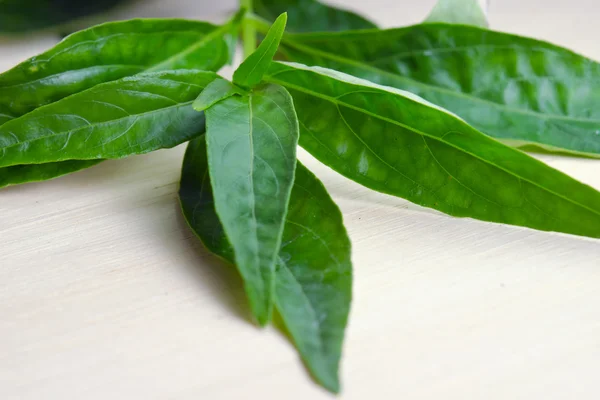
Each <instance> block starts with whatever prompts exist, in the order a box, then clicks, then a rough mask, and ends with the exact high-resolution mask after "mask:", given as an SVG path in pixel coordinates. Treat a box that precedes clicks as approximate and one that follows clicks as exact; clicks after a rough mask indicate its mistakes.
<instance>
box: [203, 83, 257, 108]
mask: <svg viewBox="0 0 600 400" xmlns="http://www.w3.org/2000/svg"><path fill="white" fill-rule="evenodd" d="M236 94H237V95H247V94H248V93H247V92H246V91H245V90H244V89H242V88H240V87H238V86H236V85H234V84H233V83H231V82H229V81H228V80H227V79H223V78H218V79H215V80H214V81H212V82H211V83H209V84H208V86H206V88H205V89H204V90H203V91H202V93H200V95H199V96H198V98H197V99H196V100H195V101H194V104H193V105H192V106H193V107H194V110H196V111H204V110H206V109H208V108H210V107H212V106H213V105H215V104H216V103H218V102H220V101H221V100H225V99H227V98H229V97H231V96H235V95H236Z"/></svg>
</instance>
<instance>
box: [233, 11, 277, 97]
mask: <svg viewBox="0 0 600 400" xmlns="http://www.w3.org/2000/svg"><path fill="white" fill-rule="evenodd" d="M286 22H287V14H285V13H284V14H281V15H280V16H279V17H278V18H277V20H275V22H274V23H273V25H272V26H271V28H269V30H268V32H267V36H266V37H265V39H264V40H263V41H262V42H261V43H260V45H259V46H258V48H257V49H256V51H255V52H254V53H252V54H250V56H248V58H247V59H246V60H244V62H243V63H242V64H241V65H240V66H239V67H238V69H237V70H236V71H235V73H234V74H233V83H235V84H236V85H239V86H242V87H245V88H252V87H254V86H256V85H258V84H259V83H260V82H261V81H262V77H263V75H264V74H265V72H266V71H267V69H269V65H270V64H271V61H272V60H273V57H274V56H275V53H276V52H277V48H278V47H279V42H280V41H281V37H282V36H283V32H284V31H285V24H286Z"/></svg>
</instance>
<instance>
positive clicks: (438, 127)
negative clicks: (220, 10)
mask: <svg viewBox="0 0 600 400" xmlns="http://www.w3.org/2000/svg"><path fill="white" fill-rule="evenodd" d="M265 80H266V81H268V82H271V83H277V84H280V85H282V86H284V87H286V88H287V89H288V90H289V91H290V93H291V94H292V96H293V98H294V103H295V104H296V109H297V110H298V118H299V122H300V127H301V137H300V144H301V145H302V146H303V147H304V148H306V149H307V150H308V151H309V152H311V153H312V154H313V155H314V156H315V157H316V158H318V159H319V160H321V161H322V162H323V163H324V164H327V165H328V166H330V167H331V168H333V169H335V170H336V171H338V172H340V173H341V174H343V175H345V176H347V177H348V178H350V179H353V180H355V181H357V182H359V183H361V184H363V185H365V186H367V187H369V188H371V189H374V190H377V191H380V192H384V193H388V194H391V195H395V196H399V197H402V198H405V199H407V200H410V201H412V202H414V203H416V204H419V205H422V206H425V207H431V208H435V209H437V210H440V211H442V212H445V213H447V214H450V215H453V216H457V217H470V218H476V219H480V220H483V221H490V222H499V223H504V224H511V225H518V226H525V227H529V228H534V229H540V230H546V231H556V232H565V233H571V234H575V235H583V236H591V237H596V238H597V237H600V193H599V192H597V191H596V190H594V189H593V188H591V187H589V186H586V185H584V184H582V183H580V182H578V181H576V180H574V179H572V178H570V177H568V176H567V175H565V174H563V173H561V172H559V171H557V170H555V169H552V168H550V167H549V166H547V165H545V164H543V163H542V162H540V161H538V160H536V159H534V158H532V157H529V156H528V155H526V154H525V153H522V152H520V151H518V150H515V149H512V148H510V147H508V146H505V145H503V144H501V143H500V142H497V141H496V140H494V139H492V138H489V137H487V136H485V135H483V134H482V133H480V132H479V131H477V130H475V129H474V128H473V127H471V126H469V125H468V124H467V123H465V122H464V121H463V120H461V119H460V118H458V117H457V116H455V115H454V114H452V113H450V112H448V111H446V110H444V109H442V108H439V107H438V106H435V105H433V104H431V103H429V102H427V101H425V100H423V99H421V98H419V97H417V96H415V95H413V94H411V93H408V92H404V91H401V90H398V89H394V88H390V87H385V86H380V85H376V84H374V83H372V82H369V81H366V80H363V79H359V78H355V77H352V76H350V75H346V74H342V73H339V72H336V71H332V70H328V69H324V68H319V67H312V68H311V67H306V66H302V65H299V64H284V63H278V62H274V63H273V64H272V66H271V69H270V71H269V73H268V75H267V76H265Z"/></svg>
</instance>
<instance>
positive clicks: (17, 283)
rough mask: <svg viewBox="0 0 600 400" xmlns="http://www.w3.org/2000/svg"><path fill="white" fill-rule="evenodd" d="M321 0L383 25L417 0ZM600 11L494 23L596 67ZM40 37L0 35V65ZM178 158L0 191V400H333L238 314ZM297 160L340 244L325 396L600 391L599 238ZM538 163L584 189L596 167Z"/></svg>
mask: <svg viewBox="0 0 600 400" xmlns="http://www.w3.org/2000/svg"><path fill="white" fill-rule="evenodd" d="M211 3H215V2H213V1H197V0H186V1H183V0H182V1H166V0H163V1H159V0H156V1H146V2H145V3H143V4H140V5H138V6H136V7H129V8H126V9H122V10H119V11H118V12H116V13H115V14H114V15H115V16H117V17H132V16H186V17H190V18H191V17H198V18H204V19H213V20H219V19H222V18H223V17H224V13H225V12H227V11H228V10H231V9H233V7H234V5H235V4H234V2H233V1H231V0H227V1H223V2H218V5H214V4H211ZM337 3H342V4H346V5H347V6H351V7H352V6H354V7H355V8H358V9H362V10H363V12H365V13H366V14H367V15H369V16H371V17H372V18H373V19H375V20H377V21H379V22H380V23H382V24H383V25H385V26H394V25H396V26H399V25H405V24H408V23H413V22H417V21H419V20H420V19H421V18H422V17H423V16H424V15H425V14H426V13H427V11H428V9H429V8H430V7H431V6H432V5H433V0H428V1H425V0H423V1H414V0H378V1H374V0H373V1H369V2H364V1H359V0H353V1H349V0H346V1H344V0H339V1H337ZM367 3H368V4H370V6H366V4H367ZM376 4H377V6H375V5H376ZM599 12H600V5H599V4H598V3H597V2H596V1H595V0H571V1H557V0H554V1H548V0H546V1H542V0H504V1H503V0H495V1H493V2H492V4H491V8H490V13H491V15H490V19H491V23H492V25H493V27H494V28H496V29H499V30H504V31H510V32H516V33H521V34H526V35H529V36H535V37H539V38H543V39H548V40H551V41H553V42H556V43H559V44H562V45H566V46H569V47H571V48H573V49H575V50H577V51H579V52H582V53H584V54H586V55H588V56H591V57H593V58H595V59H600V47H599V46H598V45H597V38H598V35H599V34H600V26H599V25H597V18H596V16H597V15H598V13H599ZM32 40H33V41H32ZM54 42H55V38H54V37H52V36H47V35H37V36H36V37H35V39H19V38H13V39H11V40H8V39H0V70H3V69H6V68H9V67H11V66H13V65H14V64H16V63H17V62H18V61H20V60H22V59H24V58H26V57H28V56H30V55H33V54H35V53H37V52H38V51H40V50H43V49H45V48H47V47H48V46H51V45H52V44H53V43H54ZM182 152H183V147H179V148H176V149H173V150H169V151H160V152H157V153H154V154H150V155H147V156H140V157H133V158H130V159H126V160H120V161H109V162H106V163H104V164H102V165H101V166H98V167H96V168H93V169H90V170H87V171H83V172H80V173H77V174H75V175H72V176H68V177H65V178H61V179H58V180H55V181H52V182H46V183H40V184H29V185H25V186H19V187H12V188H8V189H5V190H2V191H0V221H1V222H0V243H2V247H1V249H2V250H1V251H0V399H3V400H9V399H11V400H12V399H19V400H21V399H27V400H30V399H31V400H33V399H35V400H37V399H63V400H64V399H86V400H88V399H102V400H105V399H161V400H162V399H211V400H212V399H247V398H248V399H249V398H262V399H328V398H331V396H330V395H328V394H327V393H325V392H324V391H323V390H321V389H319V388H318V387H317V386H316V385H314V384H313V383H312V381H311V380H310V378H309V377H308V375H307V373H306V371H305V369H304V368H303V366H302V364H301V362H300V360H299V358H298V355H297V353H296V351H295V350H294V348H293V347H292V346H291V345H290V343H289V342H288V341H287V340H286V339H285V337H283V336H282V335H281V334H280V333H278V331H277V330H275V329H273V328H267V329H265V330H260V329H258V328H256V327H255V326H253V325H252V324H251V323H249V322H248V307H247V305H246V301H245V299H244V294H243V291H242V288H241V284H240V279H239V278H238V277H237V275H236V273H235V271H233V270H232V269H231V268H227V267H226V266H224V265H222V264H220V263H219V262H217V261H215V259H213V258H212V257H211V256H209V255H207V254H206V252H205V251H204V250H203V249H202V247H201V246H200V245H199V244H198V243H197V241H196V239H195V238H194V237H192V235H191V233H190V232H189V230H188V229H187V227H186V226H185V223H184V221H183V219H182V217H181V215H180V212H179V207H178V203H177V200H176V190H177V182H178V175H179V169H180V164H181V159H182ZM301 158H302V160H303V161H304V162H306V164H307V165H308V166H309V167H310V168H311V169H313V170H314V171H315V172H316V173H317V174H318V175H319V177H321V178H322V179H323V181H324V182H325V184H326V186H327V188H328V189H329V190H330V192H331V194H332V196H333V197H334V199H335V200H336V201H337V202H338V204H339V205H340V207H341V208H342V210H343V213H344V217H345V222H346V225H347V227H348V230H349V232H350V236H351V239H352V241H353V246H354V253H353V260H354V266H355V285H354V296H355V301H354V303H353V308H352V313H351V322H350V327H349V329H348V335H347V341H346V346H345V353H344V359H343V365H342V368H343V383H344V391H343V395H342V396H341V398H343V399H411V400H414V399H436V400H439V399H461V400H464V399H477V400H479V399H486V400H495V399H498V400H500V399H502V400H505V399H511V400H517V399H524V400H525V399H527V400H531V399H544V400H548V399H569V400H570V399H577V400H587V399H590V400H591V399H594V400H595V399H598V398H600V383H598V373H599V371H600V241H597V240H596V241H595V240H587V239H582V238H577V237H571V236H567V235H559V234H549V233H541V232H535V231H532V230H527V229H519V228H513V227H508V226H502V225H493V224H486V223H481V222H477V221H473V220H467V219H452V218H449V217H446V216H443V215H441V214H438V213H436V212H433V211H430V210H426V209H422V208H419V207H417V206H414V205H411V204H409V203H407V202H405V201H402V200H400V199H396V198H392V197H388V196H384V195H380V194H376V193H372V192H369V191H367V190H365V189H363V188H361V187H360V186H358V185H356V184H353V183H352V182H349V181H348V180H346V179H344V178H342V177H340V176H338V175H336V174H334V173H333V172H331V171H329V170H328V169H327V168H325V167H323V166H320V165H319V164H318V163H317V162H315V161H314V160H312V159H311V158H310V157H308V156H307V155H306V154H304V153H302V155H301ZM541 158H542V159H543V160H544V161H546V162H548V163H549V164H551V165H552V166H554V167H556V168H559V169H561V170H563V171H565V172H567V173H569V174H571V175H573V176H574V177H576V178H578V179H580V180H582V181H584V182H586V183H588V184H590V185H592V186H595V187H596V188H599V189H600V161H593V160H585V159H573V158H559V157H541Z"/></svg>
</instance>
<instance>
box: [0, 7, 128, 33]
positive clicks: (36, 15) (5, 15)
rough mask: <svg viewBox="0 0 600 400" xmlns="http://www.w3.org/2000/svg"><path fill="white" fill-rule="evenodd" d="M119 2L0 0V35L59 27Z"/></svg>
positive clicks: (107, 8) (104, 9)
mask: <svg viewBox="0 0 600 400" xmlns="http://www.w3.org/2000/svg"><path fill="white" fill-rule="evenodd" d="M119 3H123V1H122V0H94V1H81V0H3V1H0V32H21V31H29V30H32V29H40V28H45V27H48V26H52V25H58V24H62V23H64V22H68V21H71V20H73V19H77V18H81V17H85V16H88V15H92V14H96V13H99V12H101V11H106V10H109V9H110V8H112V7H114V6H115V5H117V4H119Z"/></svg>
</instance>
